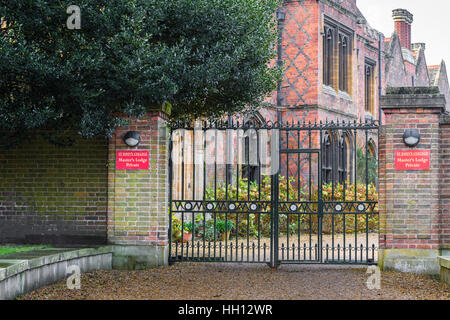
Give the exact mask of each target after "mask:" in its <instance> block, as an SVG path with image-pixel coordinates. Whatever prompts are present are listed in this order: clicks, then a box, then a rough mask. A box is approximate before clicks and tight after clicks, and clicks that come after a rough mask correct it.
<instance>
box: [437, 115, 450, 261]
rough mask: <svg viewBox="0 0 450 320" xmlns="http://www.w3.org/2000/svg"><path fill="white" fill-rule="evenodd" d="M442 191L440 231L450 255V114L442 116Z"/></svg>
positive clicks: (446, 251)
mask: <svg viewBox="0 0 450 320" xmlns="http://www.w3.org/2000/svg"><path fill="white" fill-rule="evenodd" d="M440 146H441V159H440V160H441V162H440V165H441V175H440V178H441V181H440V185H441V192H440V210H441V211H440V228H439V229H440V232H439V242H440V246H441V254H442V255H446V256H450V115H442V117H441V141H440Z"/></svg>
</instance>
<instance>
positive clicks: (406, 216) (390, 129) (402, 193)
mask: <svg viewBox="0 0 450 320" xmlns="http://www.w3.org/2000/svg"><path fill="white" fill-rule="evenodd" d="M381 108H382V109H383V111H384V114H385V116H386V120H385V125H384V126H383V127H382V128H381V130H380V141H379V157H380V172H379V182H380V183H379V197H380V199H379V206H380V251H379V257H378V260H379V265H380V267H381V268H382V269H384V270H389V269H391V270H397V271H401V272H412V273H429V274H438V273H439V265H438V261H437V257H438V256H439V254H440V251H439V249H440V248H439V180H440V179H439V176H440V164H439V157H440V146H439V140H440V139H439V136H440V134H439V119H440V116H441V114H442V112H443V111H444V110H445V97H444V96H443V95H440V94H390V95H386V96H383V97H382V98H381ZM406 129H417V130H418V131H419V132H420V135H421V141H420V143H419V145H418V146H416V147H414V148H410V147H407V146H406V145H405V144H404V142H403V133H404V132H405V130H406ZM408 150H430V151H431V159H430V170H423V171H412V170H396V167H395V152H396V151H408Z"/></svg>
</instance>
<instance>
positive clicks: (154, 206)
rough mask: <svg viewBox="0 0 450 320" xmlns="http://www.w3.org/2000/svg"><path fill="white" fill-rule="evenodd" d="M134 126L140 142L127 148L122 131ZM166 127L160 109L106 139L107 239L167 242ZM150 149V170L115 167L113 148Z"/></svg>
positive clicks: (152, 242) (131, 243) (139, 242)
mask: <svg viewBox="0 0 450 320" xmlns="http://www.w3.org/2000/svg"><path fill="white" fill-rule="evenodd" d="M129 130H135V131H138V132H140V133H141V143H140V145H139V146H137V147H136V148H130V147H128V146H126V145H125V143H124V142H123V135H124V134H125V133H126V132H127V131H129ZM168 141H169V137H168V128H167V125H166V123H165V120H164V116H163V115H162V114H161V113H159V112H153V113H149V114H148V115H147V116H145V117H144V118H142V119H140V120H137V121H136V120H133V121H132V122H131V124H130V125H129V126H128V127H122V128H119V129H117V130H116V133H115V134H114V135H113V137H112V138H111V139H110V143H109V169H108V242H110V243H113V244H128V245H139V244H145V245H161V246H164V245H167V244H168V232H167V230H168V227H169V222H168V194H169V181H168V160H169V159H168V155H169V152H168ZM118 150H148V151H150V170H149V171H148V170H139V171H135V170H117V169H116V165H115V162H116V151H118Z"/></svg>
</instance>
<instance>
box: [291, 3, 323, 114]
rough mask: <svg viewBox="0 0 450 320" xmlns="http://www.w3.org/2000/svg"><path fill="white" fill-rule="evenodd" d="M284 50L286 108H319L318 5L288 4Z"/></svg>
mask: <svg viewBox="0 0 450 320" xmlns="http://www.w3.org/2000/svg"><path fill="white" fill-rule="evenodd" d="M283 10H284V11H285V13H286V20H285V22H284V26H283V33H282V41H283V42H282V47H283V61H284V62H285V73H284V80H283V83H282V97H283V98H284V99H283V103H282V104H283V106H286V107H296V106H299V105H305V104H317V94H318V85H319V72H320V71H319V70H320V69H321V68H319V55H320V48H319V46H318V41H319V12H318V4H317V1H312V0H306V1H295V2H287V3H285V4H284V6H283Z"/></svg>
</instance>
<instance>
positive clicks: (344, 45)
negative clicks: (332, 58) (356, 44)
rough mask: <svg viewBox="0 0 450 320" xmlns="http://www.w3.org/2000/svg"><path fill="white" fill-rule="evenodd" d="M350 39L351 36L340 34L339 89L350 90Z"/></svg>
mask: <svg viewBox="0 0 450 320" xmlns="http://www.w3.org/2000/svg"><path fill="white" fill-rule="evenodd" d="M350 54H351V48H350V39H349V36H347V35H344V34H340V35H339V90H340V91H344V92H349V91H350V90H349V89H350V72H351V70H350V68H349V65H350V64H349V61H350Z"/></svg>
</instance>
